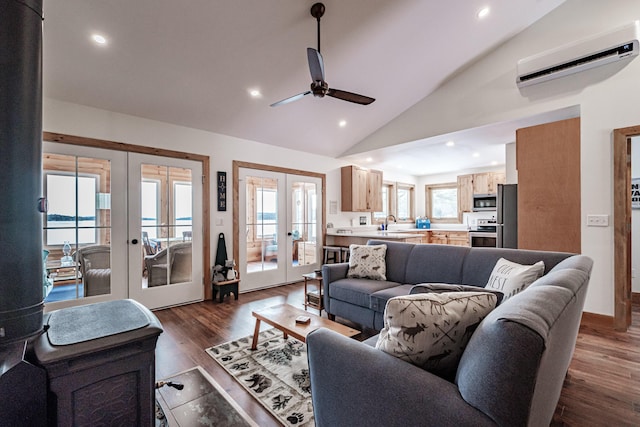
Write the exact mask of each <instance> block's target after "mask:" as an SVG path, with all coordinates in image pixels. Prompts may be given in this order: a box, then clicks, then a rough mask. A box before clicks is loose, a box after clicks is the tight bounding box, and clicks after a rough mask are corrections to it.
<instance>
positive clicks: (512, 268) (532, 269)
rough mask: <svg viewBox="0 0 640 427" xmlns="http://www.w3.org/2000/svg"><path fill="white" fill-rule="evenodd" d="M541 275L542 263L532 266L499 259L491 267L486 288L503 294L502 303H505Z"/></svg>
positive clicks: (542, 270)
mask: <svg viewBox="0 0 640 427" xmlns="http://www.w3.org/2000/svg"><path fill="white" fill-rule="evenodd" d="M543 274H544V262H543V261H539V262H536V263H535V264H533V265H522V264H517V263H515V262H511V261H508V260H506V259H504V258H500V259H499V260H498V262H496V265H495V267H493V271H492V272H491V276H489V281H488V282H487V286H486V288H487V289H495V290H496V291H500V292H502V293H503V294H504V299H503V300H502V302H505V301H506V300H508V299H509V298H511V297H512V296H514V295H515V294H517V293H518V292H522V291H523V290H525V289H526V288H527V286H529V285H530V284H532V283H533V282H535V281H536V280H538V278H540V277H542V275H543Z"/></svg>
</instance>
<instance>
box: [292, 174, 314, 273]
mask: <svg viewBox="0 0 640 427" xmlns="http://www.w3.org/2000/svg"><path fill="white" fill-rule="evenodd" d="M316 187H317V186H316V184H315V183H307V182H303V181H297V180H294V181H293V183H292V185H291V200H292V203H291V220H292V222H291V230H292V231H291V238H292V240H293V242H292V244H293V251H292V258H291V266H296V265H306V264H316V263H317V251H316V238H317V225H318V224H317V221H316V217H317V215H316V207H317V203H316V193H317V188H316Z"/></svg>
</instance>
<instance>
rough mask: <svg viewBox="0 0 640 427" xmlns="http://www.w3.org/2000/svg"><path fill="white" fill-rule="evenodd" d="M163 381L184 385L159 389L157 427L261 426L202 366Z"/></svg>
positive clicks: (166, 386)
mask: <svg viewBox="0 0 640 427" xmlns="http://www.w3.org/2000/svg"><path fill="white" fill-rule="evenodd" d="M162 381H167V382H169V381H171V382H174V383H181V384H182V385H184V388H183V389H182V390H177V389H175V388H173V387H169V386H168V385H165V386H163V387H161V388H159V389H158V390H157V393H158V394H159V398H158V399H156V427H160V426H162V427H165V426H176V425H177V426H180V427H192V426H216V427H236V426H238V427H243V426H246V427H257V424H256V423H255V422H254V421H253V420H252V419H251V418H249V416H248V415H247V413H246V412H244V410H243V409H242V408H241V407H240V406H239V405H238V404H237V403H236V402H235V401H234V400H233V399H232V398H231V396H229V394H228V393H227V392H226V391H224V389H223V388H222V386H220V385H219V384H218V383H216V382H215V380H214V379H213V378H211V376H210V375H209V374H207V372H206V371H205V370H204V369H202V368H201V367H200V366H196V367H195V368H192V369H189V370H187V371H184V372H180V373H178V374H175V375H173V376H171V377H170V378H166V379H164V380H162ZM158 394H156V396H158ZM159 400H162V402H163V403H162V404H161V405H158V401H159ZM159 406H160V407H159ZM162 406H164V409H165V410H166V411H167V413H165V411H164V410H163V408H162Z"/></svg>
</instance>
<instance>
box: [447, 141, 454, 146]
mask: <svg viewBox="0 0 640 427" xmlns="http://www.w3.org/2000/svg"><path fill="white" fill-rule="evenodd" d="M445 145H446V146H447V147H453V146H454V145H456V143H455V142H453V141H447V143H446V144H445Z"/></svg>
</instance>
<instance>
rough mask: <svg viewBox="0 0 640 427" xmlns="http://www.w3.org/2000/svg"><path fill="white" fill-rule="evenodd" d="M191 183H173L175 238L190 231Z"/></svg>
mask: <svg viewBox="0 0 640 427" xmlns="http://www.w3.org/2000/svg"><path fill="white" fill-rule="evenodd" d="M191 194H192V192H191V183H190V182H174V184H173V209H174V215H175V219H176V236H178V237H179V236H182V233H183V232H184V231H191V206H192V205H191Z"/></svg>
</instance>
